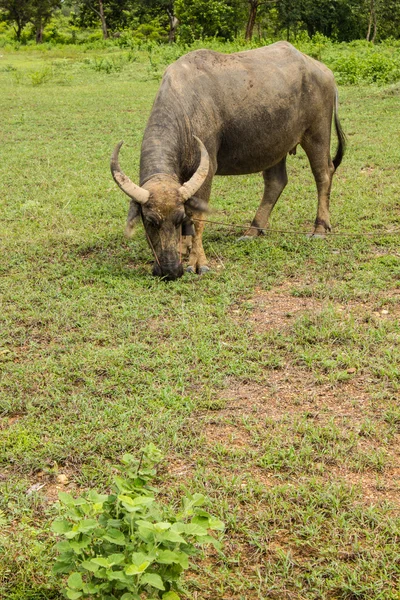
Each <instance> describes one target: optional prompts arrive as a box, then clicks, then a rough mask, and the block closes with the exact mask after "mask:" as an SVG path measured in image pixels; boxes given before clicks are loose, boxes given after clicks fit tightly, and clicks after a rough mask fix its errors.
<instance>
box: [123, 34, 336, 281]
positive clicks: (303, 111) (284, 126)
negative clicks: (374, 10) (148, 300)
mask: <svg viewBox="0 0 400 600" xmlns="http://www.w3.org/2000/svg"><path fill="white" fill-rule="evenodd" d="M332 115H334V123H335V129H336V134H337V137H338V148H337V152H336V156H335V158H334V159H333V160H332V159H331V156H330V140H331V124H332ZM297 144H300V145H301V146H302V147H303V148H304V150H305V152H306V154H307V156H308V159H309V161H310V165H311V169H312V172H313V174H314V178H315V181H316V185H317V190H318V210H317V218H316V220H315V227H314V231H313V233H314V235H320V234H324V233H325V232H326V231H329V230H330V229H331V226H330V221H329V194H330V188H331V182H332V175H333V173H334V172H335V170H336V169H337V167H338V166H339V165H340V163H341V161H342V157H343V154H344V147H345V136H344V134H343V131H342V128H341V126H340V122H339V119H338V111H337V90H336V86H335V82H334V78H333V75H332V73H331V71H330V70H329V69H328V68H327V67H325V66H324V65H323V64H321V63H319V62H318V61H316V60H314V59H312V58H310V57H308V56H306V55H304V54H302V53H301V52H299V51H298V50H296V49H295V48H294V47H293V46H292V45H291V44H289V43H287V42H277V43H275V44H272V45H270V46H266V47H264V48H258V49H256V50H248V51H244V52H238V53H235V54H220V53H219V52H213V51H211V50H195V51H194V52H189V54H186V55H185V56H182V57H181V58H180V59H178V60H177V61H176V62H175V63H173V64H172V65H170V66H169V67H168V68H167V70H166V71H165V74H164V77H163V79H162V82H161V86H160V89H159V91H158V94H157V96H156V99H155V101H154V105H153V108H152V111H151V114H150V118H149V120H148V123H147V126H146V129H145V132H144V137H143V142H142V149H141V159H140V187H139V186H137V185H136V184H134V183H133V182H132V181H131V180H130V179H129V178H128V177H127V176H126V175H124V173H123V172H122V171H121V169H120V167H119V163H118V154H119V150H120V147H121V145H122V142H121V143H120V144H118V146H117V147H116V148H115V150H114V152H113V155H112V157H111V172H112V175H113V177H114V180H115V181H116V183H117V184H118V185H119V187H120V188H121V189H122V190H123V191H124V192H125V193H126V194H127V195H128V196H129V197H130V198H131V203H130V209H129V214H128V222H127V231H128V232H129V231H130V230H131V229H132V227H133V223H134V221H135V219H136V218H137V217H139V216H140V215H141V217H142V219H143V224H144V227H145V231H146V236H147V239H148V242H149V245H150V247H151V249H152V252H153V254H154V257H155V262H154V267H153V274H154V275H158V276H161V277H164V278H165V279H169V280H173V279H177V278H178V277H181V276H182V274H183V266H182V252H181V250H182V235H188V234H189V235H192V236H193V238H192V246H191V250H190V255H189V263H188V268H187V270H190V271H192V272H197V273H200V274H202V273H204V272H205V271H207V270H208V266H207V258H206V255H205V253H204V250H203V244H202V233H203V229H204V222H202V220H203V217H202V215H203V214H204V212H205V211H206V210H207V205H208V200H209V197H210V192H211V183H212V179H213V177H214V175H241V174H245V173H256V172H259V171H262V173H263V176H264V184H265V187H264V195H263V197H262V200H261V204H260V206H259V208H258V210H257V212H256V214H255V217H254V219H253V221H252V224H251V226H250V228H249V229H248V231H246V236H256V235H259V234H260V233H262V230H263V229H265V228H266V227H267V225H268V218H269V215H270V213H271V211H272V209H273V207H274V205H275V203H276V201H277V200H278V198H279V196H280V194H281V192H282V190H283V189H284V187H285V185H286V183H287V174H286V156H287V154H288V153H294V152H295V151H296V146H297ZM192 220H193V221H192ZM193 225H194V228H193Z"/></svg>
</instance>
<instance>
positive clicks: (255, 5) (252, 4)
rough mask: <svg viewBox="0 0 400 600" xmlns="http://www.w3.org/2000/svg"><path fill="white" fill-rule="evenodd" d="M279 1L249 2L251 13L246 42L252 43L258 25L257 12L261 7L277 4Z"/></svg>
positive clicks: (257, 0) (252, 0)
mask: <svg viewBox="0 0 400 600" xmlns="http://www.w3.org/2000/svg"><path fill="white" fill-rule="evenodd" d="M277 1H278V0H247V2H248V4H249V13H248V17H247V25H246V33H245V39H246V41H250V40H251V39H252V37H253V31H254V25H255V23H256V18H257V11H258V9H259V8H260V6H263V5H264V6H265V5H267V4H275V2H277Z"/></svg>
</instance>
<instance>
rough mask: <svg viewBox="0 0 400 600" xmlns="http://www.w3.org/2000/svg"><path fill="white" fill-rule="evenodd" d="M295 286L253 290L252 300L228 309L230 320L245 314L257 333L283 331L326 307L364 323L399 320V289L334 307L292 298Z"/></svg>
mask: <svg viewBox="0 0 400 600" xmlns="http://www.w3.org/2000/svg"><path fill="white" fill-rule="evenodd" d="M297 283H298V284H299V285H300V282H296V281H295V280H293V279H291V280H290V281H288V282H285V283H283V284H282V285H280V286H278V287H276V288H274V289H272V290H262V289H260V288H256V289H255V291H254V295H253V297H252V298H251V299H247V300H246V301H244V302H242V303H241V304H238V305H235V306H234V307H233V308H232V309H231V313H232V316H233V317H234V318H236V317H237V318H238V319H239V318H242V317H243V314H244V312H245V314H246V319H247V320H250V321H251V322H252V323H253V324H254V325H255V327H256V329H257V331H272V330H277V331H279V330H284V329H285V328H286V327H288V326H290V325H291V323H292V322H293V320H295V319H296V318H298V317H299V316H301V315H303V314H307V313H311V314H312V315H313V316H315V315H316V314H318V313H320V312H322V311H323V310H324V309H325V308H326V307H327V306H328V305H329V306H332V305H333V306H334V308H335V310H337V311H338V312H343V315H344V317H348V316H350V315H354V316H355V317H357V318H360V319H364V320H365V322H368V320H369V319H370V318H371V317H372V318H378V319H397V318H399V317H400V290H399V289H393V290H388V291H386V292H383V293H381V294H380V295H379V296H376V297H374V298H373V299H371V300H370V301H356V300H350V301H348V302H346V303H338V302H336V303H333V302H332V301H331V300H327V299H326V300H325V299H324V300H322V299H320V298H316V297H314V296H309V297H307V296H293V295H292V291H293V290H294V289H295V288H296V285H297ZM303 284H304V282H301V285H303Z"/></svg>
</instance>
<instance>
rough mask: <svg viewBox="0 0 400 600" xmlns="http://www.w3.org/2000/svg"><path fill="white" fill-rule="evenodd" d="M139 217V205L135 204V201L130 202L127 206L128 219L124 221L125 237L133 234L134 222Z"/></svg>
mask: <svg viewBox="0 0 400 600" xmlns="http://www.w3.org/2000/svg"><path fill="white" fill-rule="evenodd" d="M139 217H140V204H138V203H137V202H135V200H131V203H130V205H129V211H128V217H127V219H126V226H125V235H126V237H131V235H132V233H133V229H134V227H135V222H136V221H137V219H138V218H139Z"/></svg>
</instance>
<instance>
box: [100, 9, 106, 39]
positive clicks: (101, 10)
mask: <svg viewBox="0 0 400 600" xmlns="http://www.w3.org/2000/svg"><path fill="white" fill-rule="evenodd" d="M99 16H100V20H101V29H102V31H103V39H105V40H106V39H107V38H108V31H107V23H106V18H105V16H104V6H103V0H99Z"/></svg>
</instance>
